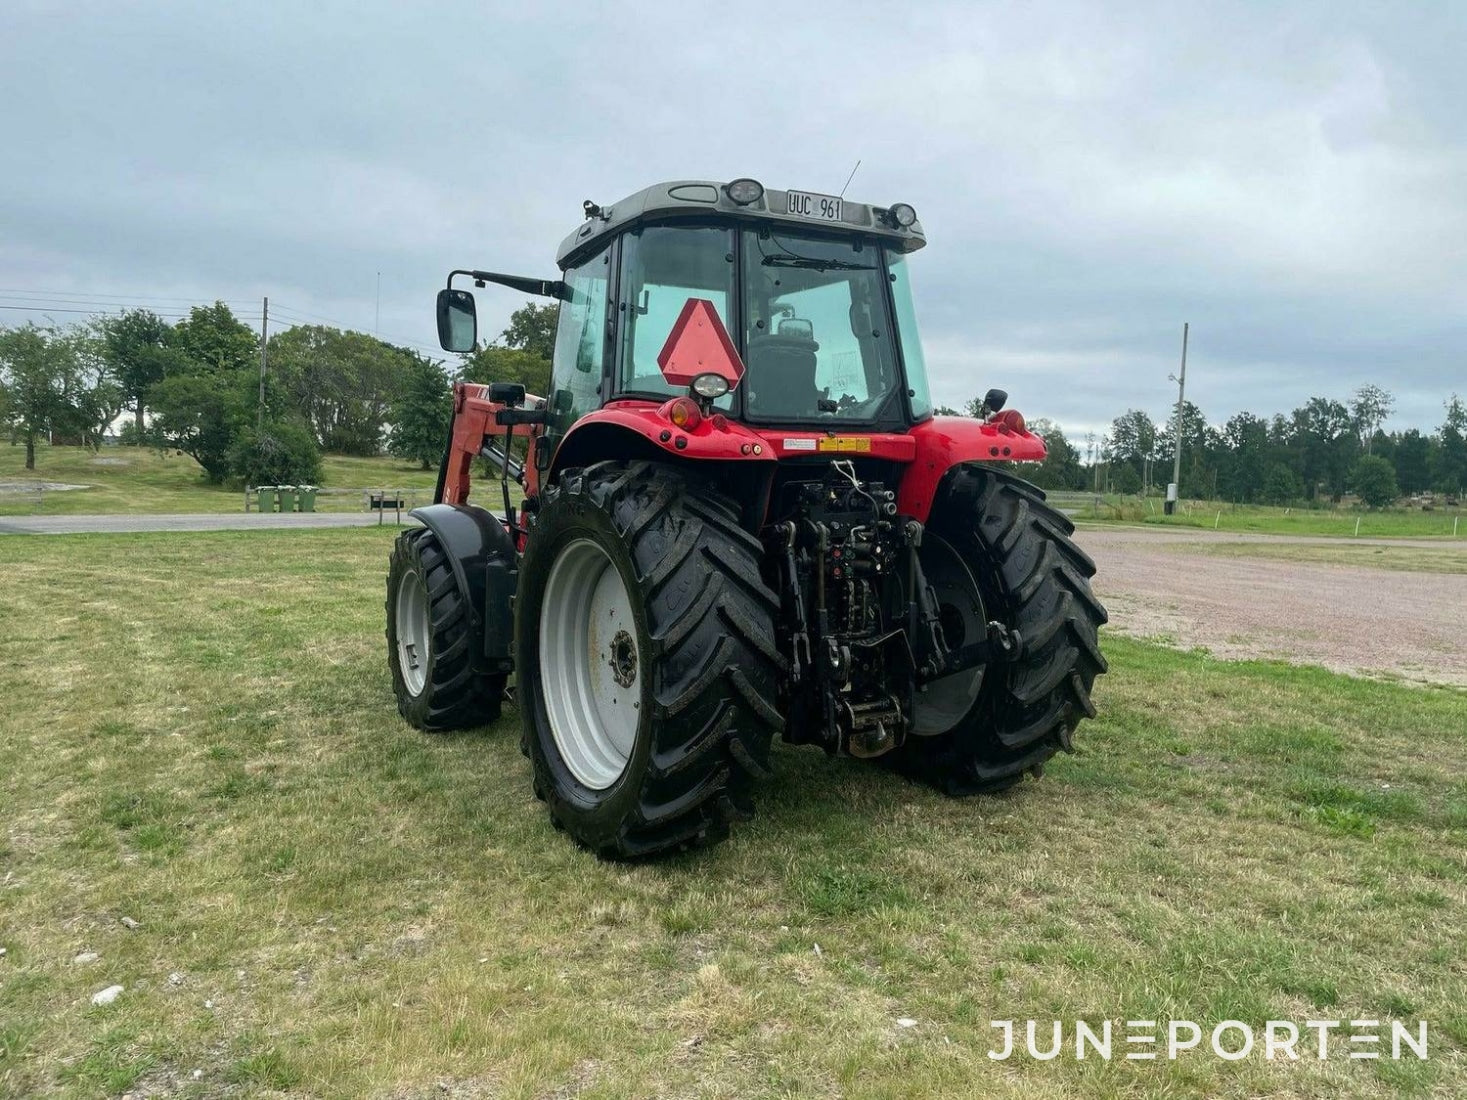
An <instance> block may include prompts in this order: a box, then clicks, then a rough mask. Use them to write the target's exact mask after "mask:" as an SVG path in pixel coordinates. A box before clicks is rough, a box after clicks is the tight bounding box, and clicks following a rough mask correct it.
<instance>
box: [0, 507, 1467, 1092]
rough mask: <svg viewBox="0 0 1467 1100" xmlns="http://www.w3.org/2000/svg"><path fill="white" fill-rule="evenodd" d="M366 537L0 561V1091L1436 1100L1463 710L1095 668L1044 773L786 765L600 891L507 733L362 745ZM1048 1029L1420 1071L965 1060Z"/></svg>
mask: <svg viewBox="0 0 1467 1100" xmlns="http://www.w3.org/2000/svg"><path fill="white" fill-rule="evenodd" d="M390 538H391V532H382V531H378V530H377V529H374V528H368V529H364V530H350V531H319V532H257V533H221V534H208V535H187V536H184V535H132V536H65V537H56V538H46V539H39V538H21V537H19V536H15V537H9V538H6V537H3V536H0V555H3V557H4V559H5V561H6V574H7V583H6V584H5V585H3V586H0V623H3V624H4V629H3V631H0V696H3V698H4V699H5V707H4V711H3V715H4V717H3V719H0V721H3V728H4V733H3V736H0V798H3V804H4V806H5V812H4V823H5V832H4V834H3V837H0V946H3V947H4V948H6V952H7V953H6V955H5V956H4V957H3V958H0V1095H5V1096H32V1095H68V1096H78V1097H82V1096H86V1097H90V1096H101V1095H113V1096H115V1095H118V1094H120V1093H122V1092H124V1091H126V1090H128V1089H133V1090H135V1091H138V1092H143V1091H147V1090H152V1091H154V1092H164V1091H171V1092H173V1093H174V1094H177V1095H182V1096H215V1095H221V1094H222V1095H261V1094H269V1093H271V1092H272V1091H274V1092H285V1093H290V1094H292V1095H294V1094H305V1095H322V1096H331V1097H356V1096H383V1097H393V1098H398V1100H402V1098H428V1097H440V1096H458V1097H467V1096H499V1095H503V1096H509V1097H537V1096H572V1095H578V1096H586V1097H606V1098H612V1097H625V1096H728V1097H751V1096H799V1097H804V1096H817V1097H823V1096H847V1097H867V1096H871V1097H876V1096H904V1097H924V1096H953V1097H965V1098H966V1097H980V1096H981V1097H1024V1098H1031V1097H1048V1096H1061V1095H1070V1096H1086V1097H1092V1096H1102V1097H1103V1096H1127V1097H1131V1096H1134V1097H1142V1096H1145V1097H1184V1096H1199V1095H1208V1096H1230V1097H1234V1096H1235V1097H1244V1096H1248V1097H1252V1096H1265V1095H1266V1096H1269V1097H1302V1096H1308V1097H1341V1096H1345V1097H1376V1096H1381V1095H1391V1094H1400V1095H1421V1096H1440V1097H1449V1096H1462V1095H1467V950H1464V947H1467V906H1464V903H1467V694H1464V693H1462V692H1460V691H1450V690H1446V689H1429V688H1408V687H1402V686H1398V685H1392V684H1385V683H1378V682H1370V681H1362V680H1352V679H1347V678H1342V677H1338V676H1333V675H1330V674H1327V673H1324V672H1320V671H1316V670H1310V669H1299V668H1292V667H1287V666H1282V665H1273V664H1237V665H1229V664H1223V663H1220V662H1217V661H1215V660H1212V659H1210V658H1209V657H1208V656H1207V655H1205V654H1202V653H1180V652H1175V651H1171V650H1167V649H1163V648H1159V647H1153V646H1147V645H1144V644H1141V643H1135V642H1127V641H1124V640H1120V639H1109V640H1108V641H1107V643H1106V645H1107V650H1108V653H1109V656H1110V660H1111V664H1112V673H1111V675H1109V676H1107V677H1105V678H1103V680H1102V681H1101V684H1100V687H1099V690H1098V692H1097V696H1096V700H1097V703H1098V705H1099V707H1100V718H1099V720H1098V721H1095V722H1093V723H1089V724H1088V725H1087V726H1086V727H1085V729H1084V731H1083V738H1082V739H1081V741H1080V746H1081V751H1080V753H1079V754H1078V755H1075V756H1069V757H1064V758H1061V759H1060V760H1058V761H1056V762H1055V763H1054V764H1052V765H1051V767H1050V769H1049V774H1048V775H1047V776H1046V777H1045V779H1044V781H1043V782H1041V783H1037V784H1036V783H1026V784H1024V785H1023V786H1022V787H1021V788H1020V789H1018V790H1017V791H1016V792H1013V793H1010V794H1009V795H1005V796H1000V797H992V798H987V799H979V800H973V801H963V802H954V801H949V800H946V799H944V798H941V797H939V796H937V795H935V794H933V793H931V792H929V791H927V790H925V789H922V788H918V787H915V786H912V785H910V784H908V783H907V782H905V781H903V780H901V779H898V778H896V777H894V776H892V775H890V774H888V773H886V772H885V771H883V770H881V769H880V768H877V767H873V766H870V765H866V764H861V763H857V762H853V761H839V760H838V761H831V760H826V759H825V758H824V757H823V756H822V755H821V754H819V753H818V752H814V751H811V750H784V751H780V752H777V753H776V758H777V759H776V763H777V776H776V778H775V779H773V780H771V781H769V782H768V783H766V784H765V785H764V788H763V791H762V797H761V799H760V809H759V816H758V818H757V819H756V820H755V821H754V822H752V823H750V824H749V825H747V826H745V827H743V828H742V829H740V830H739V831H737V832H736V834H735V837H734V839H733V840H732V841H731V842H730V843H729V844H727V845H724V846H722V847H720V848H717V849H714V850H711V851H709V852H706V853H699V854H692V855H689V856H684V857H679V858H677V859H675V860H672V861H669V862H664V863H660V864H655V865H651V866H618V865H611V864H602V863H598V862H597V861H596V860H594V859H593V858H591V857H590V856H588V855H586V854H584V853H582V852H579V851H577V850H576V849H575V848H574V847H573V846H572V845H571V844H570V842H569V841H567V840H566V838H565V837H564V835H563V834H560V833H557V832H555V831H554V830H553V829H552V827H551V826H550V824H549V822H548V820H547V818H546V816H545V814H544V813H543V811H542V809H541V807H540V805H539V804H538V803H537V802H536V801H535V799H534V797H533V795H532V794H531V791H530V781H529V776H528V771H527V765H526V762H525V760H524V758H523V757H522V756H521V755H520V753H519V751H518V746H517V723H516V720H515V716H514V715H513V713H512V712H511V713H510V714H509V716H508V717H507V718H506V719H505V720H504V721H502V722H501V723H499V724H498V725H497V726H496V727H494V728H492V729H486V730H479V731H474V732H471V733H467V734H464V735H459V736H450V737H427V736H424V735H421V734H416V733H414V732H413V731H411V730H409V729H407V728H406V727H405V726H404V725H403V723H402V722H401V721H400V720H399V719H398V717H397V715H396V713H395V710H394V708H393V705H392V700H391V695H390V691H389V685H388V676H387V670H386V662H385V656H384V646H383V640H382V601H383V574H384V568H385V562H386V556H387V550H388V545H389V539H390ZM1163 700H1164V701H1165V705H1164V706H1163V705H1159V703H1160V701H1163ZM123 917H128V918H129V919H130V920H133V921H136V922H137V927H135V928H131V927H128V926H126V925H124V924H123V923H122V920H121V918H123ZM817 945H818V950H817ZM83 952H95V953H97V954H98V955H99V956H100V957H99V958H98V959H97V960H96V961H94V962H90V963H78V962H74V961H73V960H74V958H75V957H76V956H77V955H78V954H80V953H83ZM114 983H115V984H120V985H123V986H124V987H125V990H124V992H123V993H122V994H121V996H120V997H119V998H118V999H117V1001H116V1002H115V1003H113V1004H111V1005H109V1006H105V1007H93V1006H91V1005H90V1004H89V998H90V997H91V995H92V994H93V993H95V992H96V991H98V990H100V989H102V988H103V987H105V986H109V985H112V984H114ZM1056 1017H1058V1018H1062V1019H1065V1020H1067V1021H1071V1022H1072V1021H1074V1020H1075V1019H1076V1018H1082V1019H1085V1020H1087V1021H1088V1022H1090V1023H1092V1024H1093V1025H1094V1026H1096V1027H1097V1028H1098V1027H1099V1021H1101V1020H1104V1019H1111V1020H1116V1021H1124V1020H1127V1019H1162V1020H1166V1019H1171V1018H1176V1019H1193V1020H1198V1021H1202V1022H1213V1023H1215V1022H1217V1021H1220V1020H1223V1019H1228V1018H1237V1019H1241V1020H1245V1021H1252V1022H1254V1023H1255V1024H1256V1025H1258V1026H1260V1027H1261V1024H1262V1022H1263V1021H1265V1020H1268V1019H1291V1020H1296V1021H1301V1022H1302V1021H1304V1020H1306V1019H1321V1018H1324V1019H1345V1020H1349V1019H1352V1018H1372V1019H1381V1020H1384V1021H1390V1020H1393V1019H1399V1020H1416V1019H1418V1018H1425V1019H1427V1020H1429V1021H1430V1042H1431V1047H1430V1059H1429V1060H1428V1061H1425V1062H1421V1061H1417V1060H1414V1059H1412V1060H1409V1061H1398V1062H1393V1061H1389V1060H1383V1061H1350V1060H1346V1059H1342V1058H1341V1059H1332V1060H1330V1061H1327V1062H1319V1061H1316V1060H1313V1059H1309V1060H1301V1061H1299V1062H1294V1063H1287V1062H1267V1061H1264V1060H1262V1059H1261V1058H1260V1057H1258V1056H1254V1057H1251V1058H1249V1059H1247V1060H1244V1061H1241V1062H1224V1061H1221V1060H1218V1059H1215V1058H1213V1057H1211V1056H1205V1055H1202V1054H1194V1055H1192V1056H1186V1055H1184V1056H1183V1057H1181V1058H1180V1059H1178V1060H1177V1061H1174V1062H1168V1061H1165V1060H1162V1061H1156V1062H1128V1061H1125V1060H1123V1059H1121V1058H1120V1057H1119V1056H1118V1057H1117V1058H1116V1059H1115V1060H1112V1061H1110V1062H1100V1061H1096V1060H1095V1059H1094V1057H1093V1056H1092V1057H1091V1058H1090V1059H1089V1060H1087V1061H1084V1062H1077V1061H1075V1060H1073V1058H1070V1057H1064V1058H1061V1059H1058V1060H1056V1061H1052V1062H1039V1061H1033V1060H1030V1059H1027V1058H1024V1059H1015V1060H1013V1061H1009V1062H1004V1063H998V1062H993V1061H990V1059H989V1058H988V1056H987V1052H988V1050H989V1049H990V1044H991V1043H992V1042H993V1040H994V1038H995V1036H996V1034H997V1033H996V1032H994V1031H993V1030H991V1028H990V1026H989V1024H990V1020H993V1019H1016V1020H1021V1021H1022V1020H1025V1019H1029V1018H1034V1019H1039V1020H1044V1021H1048V1020H1052V1019H1054V1018H1056ZM903 1018H909V1019H911V1020H914V1021H916V1024H915V1026H911V1027H903V1026H901V1025H899V1024H898V1023H897V1021H898V1020H899V1019H903ZM195 1071H197V1072H198V1077H197V1078H195V1077H194V1073H195Z"/></svg>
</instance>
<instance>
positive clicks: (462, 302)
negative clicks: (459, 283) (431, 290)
mask: <svg viewBox="0 0 1467 1100" xmlns="http://www.w3.org/2000/svg"><path fill="white" fill-rule="evenodd" d="M438 343H439V344H441V345H442V346H443V350H444V351H458V352H466V351H473V350H474V349H475V348H476V347H477V346H478V343H479V318H478V315H477V314H476V313H475V312H474V296H473V294H471V293H470V292H469V291H467V290H454V289H453V288H451V287H450V288H447V289H444V290H440V291H439V292H438Z"/></svg>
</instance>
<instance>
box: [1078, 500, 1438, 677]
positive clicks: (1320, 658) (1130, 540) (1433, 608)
mask: <svg viewBox="0 0 1467 1100" xmlns="http://www.w3.org/2000/svg"><path fill="white" fill-rule="evenodd" d="M1176 536H1177V532H1174V531H1167V532H1165V533H1164V534H1157V533H1154V532H1151V531H1145V530H1136V529H1127V528H1116V529H1107V528H1097V527H1085V528H1081V529H1080V530H1079V532H1078V533H1077V535H1076V537H1077V539H1078V540H1079V542H1080V545H1081V546H1083V547H1084V548H1085V550H1086V551H1087V552H1089V554H1090V555H1091V556H1092V557H1093V558H1094V559H1095V563H1096V566H1097V567H1098V569H1099V573H1098V574H1097V575H1096V578H1095V589H1096V591H1097V593H1098V594H1099V595H1100V597H1101V599H1102V600H1103V601H1104V602H1105V604H1106V607H1107V608H1108V609H1109V611H1110V616H1111V626H1110V628H1109V629H1112V630H1115V631H1117V632H1118V633H1121V634H1128V635H1132V636H1134V637H1141V638H1148V637H1149V638H1156V637H1160V638H1164V639H1166V640H1167V641H1169V642H1172V643H1174V644H1176V645H1179V646H1182V647H1192V646H1204V647H1206V648H1207V649H1208V650H1210V651H1211V652H1212V653H1214V654H1216V655H1217V656H1219V657H1225V658H1247V657H1266V658H1277V659H1280V660H1286V661H1291V662H1293V663H1295V664H1311V665H1322V666H1324V667H1325V668H1329V669H1334V670H1335V671H1338V672H1349V673H1355V674H1365V675H1382V674H1385V675H1397V676H1401V677H1404V678H1406V679H1408V680H1418V681H1424V682H1432V683H1447V684H1461V685H1467V575H1463V574H1453V573H1412V572H1406V571H1401V570H1387V569H1369V568H1363V567H1359V566H1354V565H1333V564H1321V563H1315V562H1292V561H1277V560H1270V559H1268V558H1262V557H1260V558H1250V557H1247V556H1236V557H1235V556H1221V555H1215V554H1203V553H1197V552H1193V551H1192V550H1191V547H1192V546H1193V545H1195V544H1196V543H1197V542H1199V541H1206V542H1218V543H1240V542H1242V543H1248V542H1270V543H1291V544H1308V543H1317V544H1320V545H1338V543H1339V540H1333V539H1310V538H1299V537H1275V536H1269V535H1235V534H1233V535H1230V534H1226V533H1223V534H1214V533H1213V532H1210V531H1202V532H1189V533H1188V534H1187V535H1185V536H1184V537H1182V538H1178V537H1176ZM1350 542H1351V543H1352V544H1361V543H1370V542H1374V543H1377V544H1379V545H1388V546H1422V547H1429V546H1435V547H1440V546H1442V545H1443V543H1441V542H1429V541H1419V540H1407V539H1390V540H1366V539H1358V540H1357V539H1351V540H1350ZM1446 545H1453V544H1446ZM1455 545H1459V546H1460V545H1461V544H1460V543H1458V544H1455Z"/></svg>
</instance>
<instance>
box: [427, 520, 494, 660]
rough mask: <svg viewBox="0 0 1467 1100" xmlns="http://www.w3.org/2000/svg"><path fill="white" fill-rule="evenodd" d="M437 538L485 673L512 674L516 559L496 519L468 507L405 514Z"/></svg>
mask: <svg viewBox="0 0 1467 1100" xmlns="http://www.w3.org/2000/svg"><path fill="white" fill-rule="evenodd" d="M408 514H409V515H410V516H412V517H413V518H414V519H416V520H417V521H418V522H420V523H421V524H422V525H423V526H424V527H426V528H428V530H430V531H432V532H433V533H434V534H435V535H437V536H438V542H439V543H440V544H441V545H442V547H443V550H444V552H445V553H446V554H447V555H448V560H449V562H450V564H451V565H452V566H453V575H454V577H455V578H456V579H457V581H458V586H459V591H461V592H463V593H464V595H465V597H466V601H467V603H468V605H469V608H470V609H471V613H472V614H473V616H474V626H475V628H476V629H477V630H479V631H480V632H481V633H482V634H483V636H484V656H485V658H486V668H485V671H487V672H512V671H513V670H514V658H513V656H512V655H511V654H512V653H513V648H512V647H513V645H514V594H515V588H516V586H517V583H518V580H519V556H518V555H517V554H516V553H515V549H514V540H513V539H512V538H511V537H510V534H509V532H508V531H507V530H505V527H504V524H503V523H502V522H500V520H499V519H498V517H496V516H495V515H493V513H491V512H487V511H485V510H484V509H483V508H476V507H475V506H474V505H472V504H430V505H428V506H427V507H424V508H414V509H413V510H412V511H411V512H409V513H408Z"/></svg>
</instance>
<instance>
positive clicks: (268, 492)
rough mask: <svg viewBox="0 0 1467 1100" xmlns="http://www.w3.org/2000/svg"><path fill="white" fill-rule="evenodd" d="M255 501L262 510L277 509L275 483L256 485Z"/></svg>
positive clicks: (271, 510)
mask: <svg viewBox="0 0 1467 1100" xmlns="http://www.w3.org/2000/svg"><path fill="white" fill-rule="evenodd" d="M255 501H256V503H257V504H258V505H259V508H260V511H261V512H273V511H275V487H274V486H273V485H257V486H255Z"/></svg>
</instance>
